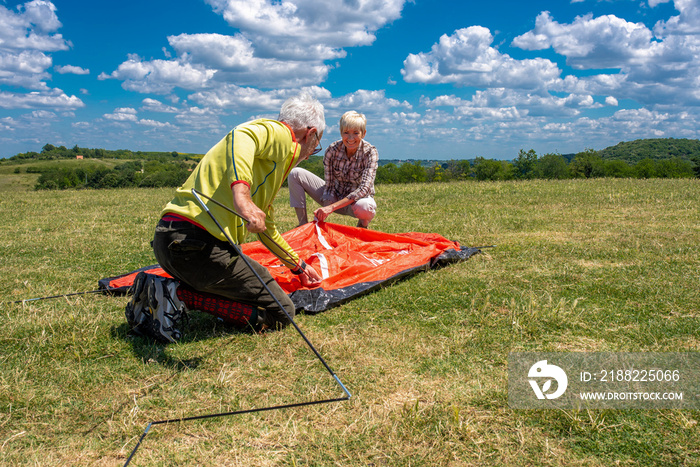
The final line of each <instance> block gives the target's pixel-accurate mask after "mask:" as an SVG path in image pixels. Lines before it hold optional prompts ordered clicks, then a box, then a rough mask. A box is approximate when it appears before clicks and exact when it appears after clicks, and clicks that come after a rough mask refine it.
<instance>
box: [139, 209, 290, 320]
mask: <svg viewBox="0 0 700 467" xmlns="http://www.w3.org/2000/svg"><path fill="white" fill-rule="evenodd" d="M153 252H154V253H155V256H156V259H157V260H158V263H159V264H160V266H161V267H162V268H163V269H164V270H165V272H167V273H168V274H170V275H171V276H173V277H174V278H176V279H177V280H179V281H181V282H183V283H185V284H186V285H188V286H189V287H190V288H192V289H195V290H198V291H200V292H207V293H211V294H215V295H220V296H222V297H226V298H229V299H231V300H234V301H237V302H241V303H247V304H250V305H252V306H254V307H260V308H262V310H259V311H258V313H259V317H260V319H259V323H260V322H262V323H264V324H265V325H267V327H269V328H276V327H278V326H279V325H280V324H281V325H283V326H284V325H287V324H289V320H288V319H287V317H286V316H285V314H284V312H283V311H282V310H280V309H279V306H278V305H277V303H276V302H275V300H274V298H273V297H272V296H271V295H270V294H269V293H267V291H266V290H265V288H264V287H263V286H262V285H261V283H260V281H259V280H258V278H257V277H255V275H254V274H253V272H252V271H251V270H250V268H249V267H248V266H247V265H246V264H245V261H243V259H241V258H240V257H239V256H238V254H237V253H236V251H235V250H234V248H233V247H232V246H231V245H230V244H229V243H228V242H224V241H221V240H219V239H218V238H216V237H214V236H213V235H211V234H210V233H209V232H207V231H206V230H204V229H202V228H199V227H197V226H196V225H194V224H191V223H189V222H184V221H182V222H180V221H164V220H160V222H158V225H157V227H156V232H155V236H154V238H153ZM246 259H248V262H249V263H250V265H251V266H252V267H253V268H254V269H255V271H256V272H257V273H258V275H260V277H261V278H262V279H263V281H265V283H266V284H267V287H268V288H269V289H270V291H271V292H272V293H273V294H274V295H275V297H277V300H278V301H279V302H280V303H281V304H282V306H284V307H285V309H286V310H287V313H289V315H290V316H292V317H294V312H295V310H294V304H293V303H292V300H291V299H290V298H289V296H287V294H286V293H285V292H284V290H282V288H281V287H280V286H279V284H277V282H275V280H274V279H273V278H272V276H271V275H270V273H269V272H268V271H267V269H265V268H264V267H263V266H261V265H260V264H259V263H257V262H256V261H254V260H253V259H251V258H249V257H247V256H246Z"/></svg>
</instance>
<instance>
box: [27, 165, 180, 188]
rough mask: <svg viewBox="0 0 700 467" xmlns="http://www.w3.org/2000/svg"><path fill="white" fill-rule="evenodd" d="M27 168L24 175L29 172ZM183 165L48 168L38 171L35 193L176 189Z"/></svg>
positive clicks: (29, 168) (29, 169)
mask: <svg viewBox="0 0 700 467" xmlns="http://www.w3.org/2000/svg"><path fill="white" fill-rule="evenodd" d="M31 169H32V168H31V167H28V168H27V172H29V173H31V171H32V170H31ZM191 170H192V169H191V166H190V165H188V164H186V163H184V162H162V161H158V160H150V161H140V160H137V161H129V162H125V163H123V164H120V165H117V166H115V167H114V168H113V169H109V168H106V167H58V168H56V167H52V168H48V169H45V170H41V175H39V179H38V180H37V182H36V185H35V186H34V189H35V190H65V189H68V188H92V189H101V188H135V187H149V188H158V187H172V186H180V185H182V183H183V182H184V181H185V180H186V179H187V177H188V176H189V174H190V172H191Z"/></svg>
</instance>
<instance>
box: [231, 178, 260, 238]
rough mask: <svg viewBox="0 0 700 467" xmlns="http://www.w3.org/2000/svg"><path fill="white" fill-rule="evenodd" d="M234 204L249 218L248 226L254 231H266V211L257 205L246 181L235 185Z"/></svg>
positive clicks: (249, 229)
mask: <svg viewBox="0 0 700 467" xmlns="http://www.w3.org/2000/svg"><path fill="white" fill-rule="evenodd" d="M232 189H233V206H234V207H235V208H236V211H237V212H239V213H240V214H241V215H242V216H243V217H245V218H246V219H247V220H248V224H247V225H246V228H247V229H248V231H249V232H252V233H261V232H264V231H265V229H266V228H267V227H266V226H265V212H264V211H263V210H262V209H260V208H259V207H257V206H256V205H255V203H253V200H252V199H251V197H250V187H249V186H248V185H247V184H245V183H236V184H234V185H233V188H232Z"/></svg>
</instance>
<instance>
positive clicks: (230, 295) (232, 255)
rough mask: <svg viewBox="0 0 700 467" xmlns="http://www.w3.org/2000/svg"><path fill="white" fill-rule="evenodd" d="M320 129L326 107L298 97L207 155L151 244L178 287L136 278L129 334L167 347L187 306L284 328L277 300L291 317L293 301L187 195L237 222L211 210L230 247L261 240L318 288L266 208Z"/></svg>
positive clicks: (243, 323)
mask: <svg viewBox="0 0 700 467" xmlns="http://www.w3.org/2000/svg"><path fill="white" fill-rule="evenodd" d="M324 129H325V119H324V110H323V106H322V105H321V103H320V102H318V101H317V100H316V99H314V98H312V97H311V96H309V95H308V94H301V95H299V96H296V97H293V98H291V99H289V100H287V101H286V102H285V103H284V104H283V106H282V109H281V110H280V114H279V117H278V119H277V120H270V119H259V120H253V121H250V122H247V123H244V124H242V125H239V126H237V127H236V128H234V129H233V130H232V131H231V132H229V133H228V134H227V135H226V136H225V137H224V138H223V139H222V140H221V141H220V142H219V143H218V144H216V145H215V146H214V147H213V148H211V149H210V150H209V152H207V154H206V155H205V156H204V158H203V159H202V160H201V161H200V163H199V164H198V165H197V168H196V169H195V170H194V172H193V173H192V175H191V176H190V177H189V178H188V179H187V181H186V182H185V183H184V185H183V186H181V187H180V188H178V189H177V191H176V195H175V197H174V198H173V200H172V201H170V202H169V203H168V204H167V205H166V206H165V208H164V209H163V211H162V213H161V219H160V221H159V223H158V226H157V227H156V231H155V236H154V239H153V243H152V244H153V251H154V253H155V256H156V259H157V260H158V262H159V264H160V266H161V267H162V268H163V269H164V270H165V271H166V272H167V273H168V274H170V275H171V276H173V277H174V278H175V279H177V281H179V283H178V282H176V281H172V280H169V279H162V278H158V277H156V276H152V275H146V274H141V275H139V276H137V278H136V280H135V282H134V286H133V287H132V291H133V297H132V299H131V301H130V302H129V304H128V305H127V307H126V317H127V321H128V323H129V325H130V326H131V328H132V330H133V331H134V332H136V333H140V334H146V335H150V336H152V337H155V338H156V339H159V340H161V341H169V342H174V341H175V340H177V339H179V338H180V335H181V332H180V329H179V326H180V321H181V318H182V315H183V314H184V311H185V310H187V309H197V310H200V311H205V312H208V313H211V314H214V315H215V316H218V317H219V318H221V319H223V320H224V321H228V322H231V323H233V324H236V325H239V327H248V328H250V329H254V330H261V329H269V328H280V327H283V326H285V325H287V324H288V323H289V320H288V319H287V316H286V315H285V313H284V312H283V311H282V310H280V309H279V306H278V305H277V302H276V301H275V298H276V299H277V301H279V303H281V304H282V305H283V306H284V308H285V309H286V311H287V313H288V314H289V316H291V317H293V316H294V313H295V309H294V305H293V303H292V301H291V300H290V299H289V297H288V296H287V295H286V294H285V293H284V291H283V290H282V288H281V287H280V286H279V285H278V284H277V283H276V282H275V281H274V280H273V279H272V277H271V275H270V273H269V272H268V271H267V270H266V269H265V268H264V267H263V266H261V265H260V264H258V263H257V262H255V261H254V260H252V259H250V258H248V262H249V263H250V264H251V265H252V266H253V268H254V269H255V270H256V271H257V273H258V274H259V275H260V276H261V277H262V279H263V280H264V281H265V283H266V284H267V286H268V289H269V290H270V291H271V292H272V295H270V293H268V292H267V290H266V289H265V288H264V287H263V286H262V285H261V283H260V281H259V280H258V279H257V278H256V277H255V275H254V273H253V272H252V271H251V270H250V268H248V267H247V266H246V264H245V262H244V261H243V260H242V259H241V258H239V257H238V255H237V253H236V250H235V249H234V248H233V247H232V246H231V245H230V244H229V243H228V242H227V240H226V236H225V235H224V234H223V233H222V232H221V230H220V229H219V228H218V227H217V225H216V223H215V222H214V221H213V220H212V219H211V218H210V217H209V215H208V214H207V213H206V212H205V211H204V210H203V209H202V208H201V206H200V205H199V204H198V202H197V200H196V199H195V196H194V195H193V193H192V189H193V188H194V189H195V190H197V191H198V192H200V193H202V194H203V195H205V197H210V198H212V199H214V200H216V201H218V202H220V203H222V204H224V205H226V206H231V207H232V208H233V209H234V210H235V211H236V212H237V213H239V214H240V215H241V217H238V216H236V215H235V214H233V213H231V212H230V211H227V210H226V209H223V208H221V207H219V206H216V205H215V204H208V206H209V207H210V210H211V212H212V213H213V214H214V215H215V217H216V218H217V220H218V221H219V223H220V224H221V225H222V226H223V228H224V230H225V231H226V232H227V233H228V235H229V236H230V237H231V239H232V240H233V241H234V242H235V243H241V242H243V241H244V240H245V238H246V235H247V233H248V232H251V233H256V234H258V237H259V239H260V240H261V241H262V242H263V244H264V245H265V246H266V247H267V248H268V249H269V250H270V251H271V252H272V253H273V254H275V255H276V256H277V257H278V258H279V259H280V261H281V262H282V264H284V265H285V266H287V267H288V268H289V269H290V270H291V272H292V273H293V274H297V275H298V276H299V279H300V280H301V282H302V284H303V285H305V286H315V285H318V284H319V283H320V281H321V276H320V275H319V274H318V272H316V271H315V270H314V268H313V267H311V266H307V265H306V263H305V262H304V261H303V260H302V259H301V258H299V256H298V255H297V253H296V252H295V251H294V250H292V249H291V248H290V247H289V245H288V244H287V242H286V241H285V240H284V239H283V238H282V236H281V235H280V233H279V232H278V231H277V228H276V226H275V220H274V213H273V209H272V201H273V200H274V198H275V196H276V195H277V192H278V191H279V189H280V187H281V186H282V183H283V182H284V180H285V179H286V178H287V176H288V174H289V172H290V171H291V170H292V168H294V167H295V166H296V165H297V164H298V163H299V162H300V161H302V160H305V159H307V158H308V157H309V155H311V154H316V153H318V152H319V151H320V150H321V149H320V142H321V137H322V135H323V131H324ZM317 145H318V149H316V147H317ZM242 218H245V219H246V220H247V221H248V222H247V223H246V222H244V221H243V220H242ZM273 295H274V296H273Z"/></svg>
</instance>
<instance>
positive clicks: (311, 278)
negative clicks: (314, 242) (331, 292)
mask: <svg viewBox="0 0 700 467" xmlns="http://www.w3.org/2000/svg"><path fill="white" fill-rule="evenodd" d="M300 279H301V285H303V286H304V287H317V286H319V285H321V281H322V280H323V278H322V277H321V276H320V275H319V273H317V272H316V270H315V269H314V268H313V267H312V266H309V265H308V264H307V265H306V269H305V270H304V272H303V273H302V274H301V277H300Z"/></svg>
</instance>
